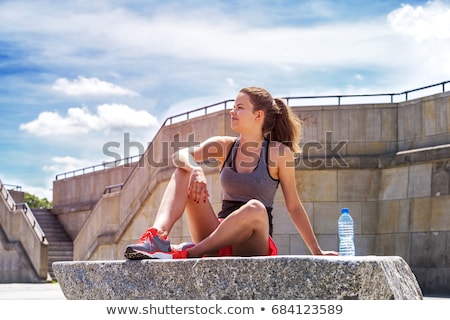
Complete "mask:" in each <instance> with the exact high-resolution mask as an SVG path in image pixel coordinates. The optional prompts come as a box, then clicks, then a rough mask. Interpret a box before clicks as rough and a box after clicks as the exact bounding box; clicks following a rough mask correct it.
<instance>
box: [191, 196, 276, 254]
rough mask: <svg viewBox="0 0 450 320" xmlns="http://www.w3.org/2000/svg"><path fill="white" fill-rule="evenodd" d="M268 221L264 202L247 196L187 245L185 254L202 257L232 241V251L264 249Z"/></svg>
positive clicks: (265, 250)
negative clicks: (225, 216) (215, 226)
mask: <svg viewBox="0 0 450 320" xmlns="http://www.w3.org/2000/svg"><path fill="white" fill-rule="evenodd" d="M268 235H269V221H268V216H267V211H266V208H265V207H264V205H263V204H262V203H261V202H260V201H258V200H250V201H249V202H248V203H247V204H245V205H243V206H242V207H241V208H239V209H238V210H236V211H234V212H233V213H232V214H230V215H229V216H228V217H227V218H226V219H224V220H223V222H222V223H220V224H219V225H218V226H217V228H215V229H214V230H213V231H212V232H211V233H210V234H209V235H207V236H206V237H205V238H204V239H203V240H202V241H200V242H199V243H197V244H196V245H195V247H193V248H190V249H188V257H192V258H193V257H202V256H203V255H206V254H211V253H215V252H218V250H219V249H220V248H223V247H226V246H229V245H232V246H233V255H236V256H254V255H266V254H267V253H268V250H269V247H268V240H267V239H268Z"/></svg>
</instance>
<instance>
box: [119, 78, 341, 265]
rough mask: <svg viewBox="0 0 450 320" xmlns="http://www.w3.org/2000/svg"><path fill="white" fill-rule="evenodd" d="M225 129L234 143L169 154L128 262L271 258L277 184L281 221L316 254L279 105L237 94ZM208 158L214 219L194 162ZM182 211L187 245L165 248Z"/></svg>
mask: <svg viewBox="0 0 450 320" xmlns="http://www.w3.org/2000/svg"><path fill="white" fill-rule="evenodd" d="M230 115H231V128H232V129H233V130H234V131H236V132H237V133H239V137H238V138H236V137H229V136H216V137H211V138H209V139H207V140H206V141H204V142H202V143H201V144H200V145H198V146H195V147H192V148H186V149H182V150H180V151H179V152H177V153H175V154H174V158H173V159H174V164H175V165H176V167H177V168H176V169H175V172H174V173H173V175H172V177H171V179H170V181H169V184H168V186H167V189H166V191H165V193H164V195H163V198H162V201H161V205H160V207H159V209H158V212H157V215H156V218H155V221H154V223H153V225H152V227H151V228H149V229H148V230H147V231H146V232H145V233H144V234H143V235H142V237H141V238H140V239H139V241H138V243H136V244H134V245H129V246H127V248H126V249H125V257H126V258H128V259H149V258H161V259H180V258H194V257H203V256H263V255H276V254H277V252H278V250H277V247H276V245H275V243H274V242H273V240H272V237H271V235H272V214H271V211H272V206H273V201H274V197H275V193H276V190H277V188H278V185H281V188H282V191H283V195H284V199H285V202H286V207H287V210H288V212H289V215H290V217H291V219H292V221H293V223H294V225H295V227H296V228H297V230H298V232H299V233H300V235H301V236H302V237H303V239H304V241H305V243H306V245H307V246H308V248H309V250H310V251H311V253H312V254H314V255H338V253H336V252H334V251H323V250H322V249H321V248H320V246H319V244H318V242H317V239H316V236H315V235H314V232H313V230H312V227H311V224H310V221H309V219H308V216H307V214H306V211H305V209H304V207H303V205H302V203H301V201H300V199H299V197H298V193H297V189H296V182H295V165H294V164H295V161H294V160H295V159H294V153H296V152H299V147H298V141H299V139H300V133H301V126H300V121H299V119H298V118H297V117H296V116H295V115H294V114H293V113H292V112H291V110H290V108H289V107H288V106H287V105H286V104H285V103H284V101H283V100H281V99H273V98H272V96H271V95H270V93H269V92H267V91H266V90H265V89H263V88H257V87H247V88H243V89H242V90H241V91H240V92H239V94H238V95H237V98H236V100H235V105H234V107H233V110H231V112H230ZM211 158H214V159H215V160H216V161H217V163H218V164H219V167H220V180H221V186H222V193H223V199H222V201H223V205H222V211H221V212H219V214H218V215H216V214H215V212H214V211H213V208H212V206H211V203H210V202H209V200H208V197H209V193H208V186H207V182H206V177H205V174H204V172H203V169H202V168H201V167H200V165H199V164H198V163H200V162H202V161H204V160H207V159H211ZM183 212H186V215H187V220H188V224H189V228H190V233H191V236H192V240H193V242H194V243H191V244H182V245H179V246H173V247H172V246H171V245H170V242H169V240H168V235H169V232H170V230H171V228H172V227H173V225H174V224H175V222H176V221H177V220H178V219H179V218H180V217H181V216H182V214H183Z"/></svg>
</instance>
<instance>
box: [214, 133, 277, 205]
mask: <svg viewBox="0 0 450 320" xmlns="http://www.w3.org/2000/svg"><path fill="white" fill-rule="evenodd" d="M268 146H269V141H268V140H264V142H263V147H262V148H261V155H260V157H259V161H258V165H257V166H256V167H255V169H254V170H253V171H252V172H251V173H238V172H237V171H236V168H235V159H236V151H237V149H238V147H239V139H236V141H235V142H234V143H233V146H232V148H231V150H230V152H229V153H228V155H227V159H226V160H225V163H224V165H223V167H222V171H221V172H220V182H221V185H222V199H223V200H229V201H243V202H247V201H249V200H251V199H257V200H259V201H261V202H262V203H263V204H264V205H265V206H266V207H269V208H272V207H273V201H274V198H275V193H276V191H277V188H278V184H279V182H280V181H279V180H276V179H274V178H272V177H271V176H270V174H269V167H268V165H267V164H268V163H267V159H268V153H269V148H268ZM255 161H256V160H255Z"/></svg>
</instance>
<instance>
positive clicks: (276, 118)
mask: <svg viewBox="0 0 450 320" xmlns="http://www.w3.org/2000/svg"><path fill="white" fill-rule="evenodd" d="M240 92H242V93H245V94H246V95H248V97H249V98H250V101H251V103H252V104H253V109H254V110H255V111H256V110H262V111H264V115H265V117H264V124H263V134H264V136H265V137H266V138H267V139H269V140H272V141H278V142H281V143H283V144H285V145H287V146H288V147H289V148H290V149H291V150H292V151H293V152H294V153H300V147H299V145H298V143H299V141H300V138H301V134H302V124H301V120H300V119H299V118H298V117H297V115H296V114H295V113H293V112H292V110H291V108H289V106H288V105H287V104H286V103H285V102H284V100H283V99H280V98H272V95H271V94H270V93H269V92H268V91H267V90H266V89H263V88H258V87H246V88H243V89H241V91H240Z"/></svg>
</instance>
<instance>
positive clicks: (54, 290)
mask: <svg viewBox="0 0 450 320" xmlns="http://www.w3.org/2000/svg"><path fill="white" fill-rule="evenodd" d="M65 299H66V298H65V296H64V294H63V292H62V291H61V288H60V286H59V284H58V283H0V300H65ZM425 299H427V300H428V299H433V300H434V299H447V300H450V297H425Z"/></svg>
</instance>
